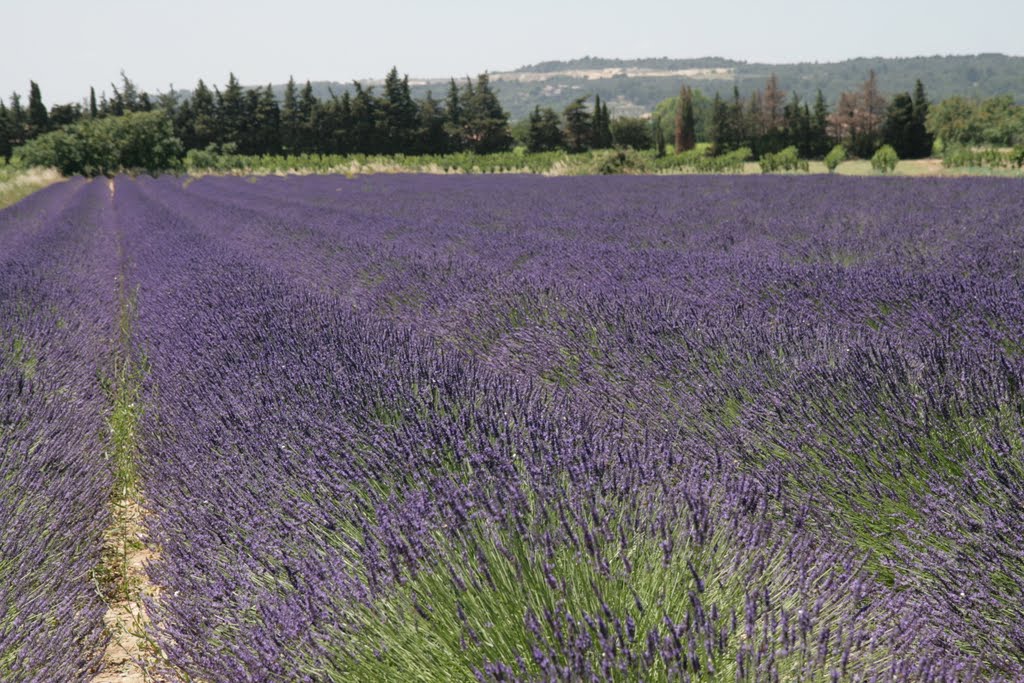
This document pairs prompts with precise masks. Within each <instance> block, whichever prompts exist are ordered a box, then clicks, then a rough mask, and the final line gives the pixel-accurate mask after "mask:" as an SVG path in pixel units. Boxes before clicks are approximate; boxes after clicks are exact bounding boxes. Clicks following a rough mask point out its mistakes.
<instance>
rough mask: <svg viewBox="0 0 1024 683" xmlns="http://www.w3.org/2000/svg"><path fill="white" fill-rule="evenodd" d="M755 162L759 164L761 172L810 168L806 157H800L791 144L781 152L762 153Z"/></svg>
mask: <svg viewBox="0 0 1024 683" xmlns="http://www.w3.org/2000/svg"><path fill="white" fill-rule="evenodd" d="M757 163H758V164H760V166H761V172H762V173H775V172H776V171H809V170H810V164H809V163H808V162H807V160H806V159H801V158H800V153H799V151H797V148H796V147H794V146H792V145H791V146H789V147H787V148H785V149H784V150H782V151H781V152H775V153H771V152H769V153H767V154H764V155H763V156H762V157H761V158H760V159H758V162H757Z"/></svg>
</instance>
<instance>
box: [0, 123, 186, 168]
mask: <svg viewBox="0 0 1024 683" xmlns="http://www.w3.org/2000/svg"><path fill="white" fill-rule="evenodd" d="M181 152H182V147H181V141H180V140H179V139H178V138H176V137H175V136H174V127H173V125H172V124H171V120H170V118H168V117H167V115H166V114H165V113H164V112H161V111H153V112H137V113H130V114H126V115H124V116H110V117H106V118H102V119H85V120H83V121H79V122H78V123H76V124H74V125H71V126H67V127H65V128H62V129H60V130H56V131H53V132H52V133H46V134H45V135H40V136H39V137H37V138H35V139H34V140H30V141H29V142H27V143H25V144H24V145H22V146H20V147H18V148H17V149H16V150H15V152H14V154H15V157H16V158H17V159H18V161H19V162H20V163H22V164H24V165H26V166H47V167H53V168H56V169H57V170H59V171H60V172H61V173H62V174H63V175H79V174H80V175H85V176H98V175H110V174H112V173H116V172H118V171H143V172H146V173H158V172H160V171H168V170H173V169H176V168H178V167H180V165H181V162H180V158H181Z"/></svg>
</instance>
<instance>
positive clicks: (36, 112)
mask: <svg viewBox="0 0 1024 683" xmlns="http://www.w3.org/2000/svg"><path fill="white" fill-rule="evenodd" d="M28 125H29V135H30V137H35V136H37V135H41V134H42V133H45V132H46V131H47V129H48V128H49V115H48V114H47V112H46V105H44V104H43V96H42V94H40V92H39V84H38V83H36V82H35V81H29V90H28Z"/></svg>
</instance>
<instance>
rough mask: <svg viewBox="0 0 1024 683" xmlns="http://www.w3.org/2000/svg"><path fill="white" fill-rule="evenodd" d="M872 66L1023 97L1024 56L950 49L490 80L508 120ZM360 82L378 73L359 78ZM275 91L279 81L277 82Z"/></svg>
mask: <svg viewBox="0 0 1024 683" xmlns="http://www.w3.org/2000/svg"><path fill="white" fill-rule="evenodd" d="M871 69H874V70H875V73H876V74H877V75H878V82H879V86H880V87H881V89H882V91H883V92H885V93H895V92H903V91H906V90H912V89H913V87H914V81H915V80H916V79H918V78H920V79H921V80H922V81H923V82H924V84H925V87H926V88H927V90H928V93H929V95H930V96H931V97H932V99H944V98H946V97H950V96H951V95H968V96H976V97H980V98H985V97H992V96H994V95H1004V94H1010V95H1013V97H1014V99H1015V100H1016V101H1017V102H1021V103H1024V57H1013V56H1008V55H1002V54H981V55H950V56H931V57H906V58H888V57H864V58H858V59H849V60H845V61H841V62H800V63H794V64H765V63H759V62H743V61H737V60H731V59H723V58H719V57H705V58H700V59H669V58H666V57H661V58H651V59H607V58H601V57H583V58H581V59H573V60H568V61H548V62H540V63H538V64H532V65H528V66H523V67H520V68H518V69H516V70H514V71H507V72H492V73H491V81H492V83H493V84H494V86H495V89H496V91H497V92H498V95H499V97H500V98H501V102H502V104H503V105H504V106H505V108H506V110H507V111H508V112H509V113H510V114H511V116H512V119H513V120H517V119H522V118H525V117H526V115H527V114H528V113H529V112H530V111H531V110H532V109H533V107H534V106H535V105H538V104H539V105H541V106H544V107H553V108H555V109H561V108H563V107H565V106H566V105H567V104H568V103H569V102H571V101H572V100H573V99H574V98H576V97H579V96H581V95H595V94H596V95H600V96H601V99H602V100H604V101H606V102H608V104H609V107H610V108H611V109H612V110H613V112H614V113H616V114H619V115H627V114H628V115H636V114H642V113H645V112H649V111H651V110H652V109H653V108H654V106H655V105H656V104H657V103H658V102H660V101H661V100H663V99H665V98H666V97H672V96H673V95H675V94H676V93H677V92H678V91H679V86H680V85H681V84H682V83H686V84H687V85H690V86H692V87H694V88H698V89H700V90H701V91H703V92H704V93H705V94H707V95H708V96H709V97H710V96H712V95H713V94H714V93H715V92H716V91H717V92H720V93H722V95H723V96H725V95H729V96H731V94H732V89H733V86H736V87H738V88H739V90H740V94H741V95H743V96H746V95H748V94H749V93H750V92H751V91H752V90H754V89H755V88H761V87H763V86H764V82H765V80H766V79H767V78H768V76H770V75H771V74H772V73H774V74H776V76H778V79H779V84H780V86H781V87H782V88H783V89H784V90H786V91H787V92H788V91H796V92H797V93H799V94H800V95H801V97H805V98H810V97H813V96H814V94H815V93H816V92H817V90H818V89H819V88H820V89H821V90H822V92H824V94H825V97H826V98H827V99H828V101H829V102H830V103H834V102H835V101H836V100H837V99H838V97H839V93H841V92H843V91H844V90H852V89H854V88H856V87H857V86H858V85H859V84H860V83H861V82H862V81H863V80H864V78H865V77H866V76H867V73H868V71H870V70H871ZM409 82H410V85H411V86H412V90H413V95H414V96H415V97H422V96H424V95H425V94H426V92H427V91H428V90H430V91H432V92H433V94H434V96H435V97H442V96H443V95H444V92H445V89H446V88H447V83H448V78H447V77H445V78H413V77H410V79H409ZM364 83H365V84H367V85H373V84H377V85H379V84H380V81H378V80H367V81H364ZM313 87H314V91H315V93H316V94H317V96H318V97H327V96H329V93H330V91H333V92H335V93H337V94H341V93H342V92H343V91H344V90H346V89H347V88H349V87H350V84H345V83H337V82H326V81H325V82H318V83H314V84H313ZM276 89H277V90H278V94H279V95H280V92H281V91H282V90H283V86H278V87H277V88H276Z"/></svg>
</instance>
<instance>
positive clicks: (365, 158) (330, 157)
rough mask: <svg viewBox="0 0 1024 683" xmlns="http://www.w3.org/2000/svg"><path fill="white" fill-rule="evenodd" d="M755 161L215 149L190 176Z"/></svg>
mask: <svg viewBox="0 0 1024 683" xmlns="http://www.w3.org/2000/svg"><path fill="white" fill-rule="evenodd" d="M750 158H751V151H750V150H749V149H746V148H744V149H739V150H735V151H733V152H730V153H729V154H723V155H721V156H717V157H713V156H708V155H707V154H706V153H705V152H704V151H701V150H696V149H695V150H692V151H690V152H686V153H685V154H673V155H666V156H663V157H658V156H657V152H656V151H655V150H650V149H647V150H632V149H622V148H619V149H610V150H589V151H587V152H583V153H580V154H569V153H567V152H565V151H564V150H559V151H547V152H536V153H534V152H526V151H525V150H523V149H522V148H517V149H516V150H515V151H512V152H502V153H498V154H475V153H473V152H457V153H454V154H441V155H433V154H428V155H419V156H406V155H402V154H398V155H366V154H351V155H340V154H299V155H262V156H246V155H242V154H237V153H235V152H233V151H232V150H230V149H228V150H224V149H223V148H217V147H216V146H211V147H210V148H209V149H207V150H190V151H189V152H188V154H187V155H186V156H185V162H184V170H185V171H186V172H188V173H195V174H203V173H238V174H262V173H345V174H359V173H372V172H377V171H389V172H393V171H404V172H414V173H544V174H551V175H590V174H602V173H603V174H607V173H738V172H741V171H743V164H744V162H746V161H747V160H749V159H750Z"/></svg>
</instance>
